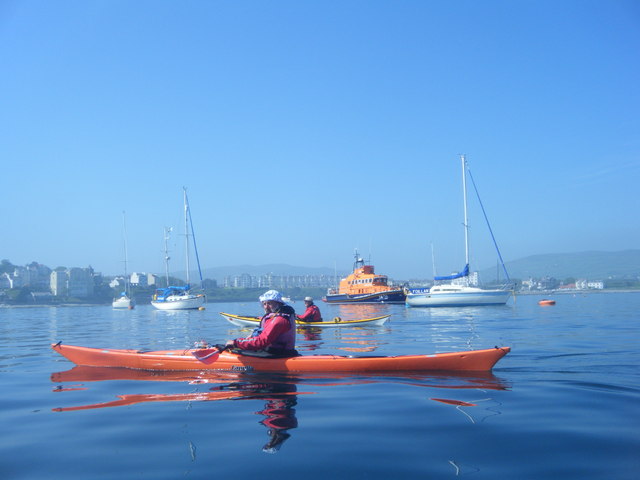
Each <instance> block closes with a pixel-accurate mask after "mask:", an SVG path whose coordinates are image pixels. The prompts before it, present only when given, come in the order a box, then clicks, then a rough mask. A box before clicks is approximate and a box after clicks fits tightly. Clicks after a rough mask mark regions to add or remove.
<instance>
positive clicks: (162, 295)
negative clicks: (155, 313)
mask: <svg viewBox="0 0 640 480" xmlns="http://www.w3.org/2000/svg"><path fill="white" fill-rule="evenodd" d="M189 290H191V285H185V286H183V287H174V286H168V287H167V288H158V289H157V290H156V294H155V295H154V297H155V298H154V300H159V301H162V300H166V298H167V297H168V296H170V295H174V294H177V295H184V294H185V293H188V292H189Z"/></svg>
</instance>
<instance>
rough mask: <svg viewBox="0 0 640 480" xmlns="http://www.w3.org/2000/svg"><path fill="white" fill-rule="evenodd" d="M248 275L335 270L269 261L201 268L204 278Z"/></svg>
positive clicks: (306, 273)
mask: <svg viewBox="0 0 640 480" xmlns="http://www.w3.org/2000/svg"><path fill="white" fill-rule="evenodd" d="M243 273H248V274H249V275H254V276H259V275H265V274H267V273H271V274H273V275H328V276H331V277H332V276H333V275H335V270H334V269H332V268H326V267H297V266H294V265H287V264H284V263H271V264H267V265H233V266H227V267H215V268H206V269H203V270H202V276H203V277H204V278H212V279H215V280H217V281H218V282H222V281H223V280H224V277H226V276H229V275H241V274H243ZM344 275H345V273H344V272H340V271H338V276H344Z"/></svg>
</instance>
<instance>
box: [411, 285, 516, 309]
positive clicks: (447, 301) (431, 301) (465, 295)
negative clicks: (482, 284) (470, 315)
mask: <svg viewBox="0 0 640 480" xmlns="http://www.w3.org/2000/svg"><path fill="white" fill-rule="evenodd" d="M473 290H475V291H468V292H465V291H458V292H433V293H429V292H426V293H411V292H409V293H408V294H407V298H406V305H407V306H408V307H475V306H482V305H504V304H506V303H507V300H509V297H510V296H511V291H509V290H482V289H473Z"/></svg>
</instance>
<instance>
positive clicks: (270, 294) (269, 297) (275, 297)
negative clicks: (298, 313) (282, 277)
mask: <svg viewBox="0 0 640 480" xmlns="http://www.w3.org/2000/svg"><path fill="white" fill-rule="evenodd" d="M260 301H261V302H268V301H273V302H280V303H284V300H282V294H281V293H280V292H279V291H277V290H269V291H266V292H264V293H263V294H262V295H260Z"/></svg>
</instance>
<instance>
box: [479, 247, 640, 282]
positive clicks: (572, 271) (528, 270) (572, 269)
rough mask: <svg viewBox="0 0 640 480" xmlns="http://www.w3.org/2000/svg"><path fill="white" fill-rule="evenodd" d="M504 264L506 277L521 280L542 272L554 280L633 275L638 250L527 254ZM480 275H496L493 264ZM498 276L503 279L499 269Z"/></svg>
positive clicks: (638, 265)
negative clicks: (507, 273) (506, 272)
mask: <svg viewBox="0 0 640 480" xmlns="http://www.w3.org/2000/svg"><path fill="white" fill-rule="evenodd" d="M506 267H507V271H508V272H509V276H510V277H512V278H519V279H521V280H524V279H527V278H530V277H533V278H541V277H545V276H549V277H555V278H557V279H558V280H564V279H565V278H569V277H573V278H576V279H578V278H583V279H586V280H605V279H607V278H611V277H616V278H621V277H637V276H638V275H640V250H623V251H619V252H599V251H593V252H579V253H550V254H545V255H531V256H530V257H525V258H522V259H519V260H514V261H512V262H506ZM480 275H481V277H482V279H483V281H484V282H490V281H493V280H495V278H496V267H494V268H493V269H491V268H489V269H486V270H483V271H481V272H480ZM500 278H501V279H504V273H503V272H502V271H501V272H500Z"/></svg>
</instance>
